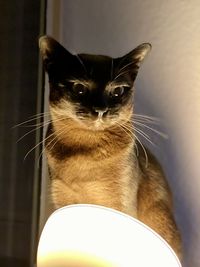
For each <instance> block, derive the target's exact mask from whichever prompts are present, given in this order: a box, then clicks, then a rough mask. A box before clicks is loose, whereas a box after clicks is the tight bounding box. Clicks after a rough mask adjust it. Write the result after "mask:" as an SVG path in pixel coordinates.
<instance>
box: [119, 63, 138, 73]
mask: <svg viewBox="0 0 200 267" xmlns="http://www.w3.org/2000/svg"><path fill="white" fill-rule="evenodd" d="M133 64H135V61H132V62H129V63H128V64H126V65H125V66H123V67H122V68H120V69H119V71H118V72H121V71H122V70H124V69H125V68H127V67H128V66H131V65H133Z"/></svg>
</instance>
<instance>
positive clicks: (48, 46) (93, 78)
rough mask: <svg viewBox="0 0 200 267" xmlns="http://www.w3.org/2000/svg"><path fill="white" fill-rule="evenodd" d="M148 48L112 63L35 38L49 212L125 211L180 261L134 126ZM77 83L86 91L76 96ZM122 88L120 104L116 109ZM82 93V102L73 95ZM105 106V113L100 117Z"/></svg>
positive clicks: (167, 207) (160, 180)
mask: <svg viewBox="0 0 200 267" xmlns="http://www.w3.org/2000/svg"><path fill="white" fill-rule="evenodd" d="M150 47H151V46H150V44H146V43H145V44H142V45H140V46H138V47H136V48H135V49H134V50H133V51H132V52H130V53H129V54H127V55H125V56H123V57H121V58H116V59H112V58H110V57H107V56H94V55H85V54H79V55H77V56H74V55H71V54H70V53H69V52H68V51H67V50H65V49H64V47H62V46H61V45H60V44H59V43H57V42H56V41H55V40H54V39H52V38H50V37H48V36H44V37H42V38H41V39H40V50H41V54H42V57H43V60H44V65H45V68H46V71H47V73H48V75H49V80H50V112H51V117H52V122H51V124H50V126H49V129H48V132H47V138H46V152H47V158H48V165H49V170H50V177H51V198H52V202H53V204H54V207H55V208H60V207H62V206H65V205H69V204H78V203H89V204H97V205H103V206H106V207H110V208H113V209H116V210H119V211H122V212H124V213H127V214H129V215H131V216H133V217H135V218H137V219H139V220H141V221H142V222H144V223H145V224H147V225H148V226H150V227H151V228H152V229H154V230H155V231H156V232H157V233H158V234H160V235H161V236H162V237H163V238H164V239H165V240H166V241H167V242H168V243H169V244H170V245H171V246H172V248H173V249H174V250H175V252H176V253H177V255H178V256H179V257H180V258H181V241H180V234H179V232H178V230H177V226H176V223H175V220H174V217H173V205H172V197H171V193H170V190H169V186H168V184H167V181H166V179H165V177H164V174H163V172H162V169H161V167H160V165H159V164H158V162H157V161H156V159H155V158H154V157H153V156H152V155H151V153H150V152H148V151H147V154H148V159H149V163H148V166H146V162H145V161H146V160H145V156H144V152H143V151H141V149H140V144H137V142H136V140H135V133H134V128H133V95H134V81H135V78H136V75H137V72H138V69H139V66H140V64H141V62H142V61H143V59H144V57H145V55H146V54H147V53H148V51H149V50H150ZM84 62H85V65H84ZM85 74H87V75H86V76H88V74H90V78H87V77H85ZM71 76H72V77H74V76H75V80H74V78H73V81H72V80H71V79H72V78H70V77H71ZM83 77H85V78H84V79H83ZM77 84H79V88H80V85H81V87H82V89H83V88H85V87H86V88H85V89H87V91H83V92H81V91H80V95H77V92H76V90H77V87H76V86H77ZM117 88H118V90H116V89H117ZM120 88H121V89H122V88H123V89H124V90H123V91H122V94H121V95H120V99H119V100H120V101H118V102H117V104H116V103H115V104H114V102H113V99H114V98H115V97H116V96H117V97H119V96H118V94H120V93H119V89H120ZM75 89H76V90H75ZM84 92H87V94H86V97H85V99H84V98H79V97H81V94H82V93H84ZM77 97H78V98H77ZM79 99H82V100H80V101H79ZM88 99H89V100H88ZM105 103H107V104H106V106H105ZM97 108H98V110H99V108H100V111H97ZM105 108H107V109H106V111H107V112H108V113H107V114H106V113H105V114H104V115H105V116H103V115H102V114H103V113H102V112H105ZM103 110H104V111H103ZM94 111H95V112H94ZM136 152H138V153H136Z"/></svg>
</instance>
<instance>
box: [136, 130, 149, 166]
mask: <svg viewBox="0 0 200 267" xmlns="http://www.w3.org/2000/svg"><path fill="white" fill-rule="evenodd" d="M135 138H136V139H137V141H138V142H139V144H140V145H141V147H142V149H143V151H144V155H145V168H147V167H148V165H149V159H148V155H147V152H146V149H145V147H144V146H143V144H142V142H141V141H140V139H139V138H138V137H137V136H136V135H135Z"/></svg>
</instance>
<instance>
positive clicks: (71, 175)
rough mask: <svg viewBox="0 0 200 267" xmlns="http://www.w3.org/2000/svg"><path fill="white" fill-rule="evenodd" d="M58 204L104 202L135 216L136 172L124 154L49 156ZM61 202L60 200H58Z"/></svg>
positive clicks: (54, 193)
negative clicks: (100, 157)
mask: <svg viewBox="0 0 200 267" xmlns="http://www.w3.org/2000/svg"><path fill="white" fill-rule="evenodd" d="M48 163H49V167H50V171H51V175H52V192H53V198H54V203H56V206H57V207H61V206H63V205H69V204H76V203H91V204H97V205H103V206H107V207H111V208H114V209H118V210H120V211H124V212H126V213H128V214H130V215H132V216H136V215H135V214H136V205H137V203H136V202H137V200H136V199H137V188H138V181H137V176H136V175H134V173H133V169H132V164H131V163H130V162H128V161H127V159H126V160H125V158H119V157H114V158H111V159H108V160H99V161H94V160H91V159H90V158H86V157H84V158H82V157H77V158H73V157H71V158H68V159H66V160H64V161H59V160H56V159H55V158H51V157H48ZM59 203H60V204H59Z"/></svg>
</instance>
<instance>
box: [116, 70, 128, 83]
mask: <svg viewBox="0 0 200 267" xmlns="http://www.w3.org/2000/svg"><path fill="white" fill-rule="evenodd" d="M128 72H129V71H128V70H127V71H124V72H121V73H119V74H118V75H117V76H116V77H115V78H114V81H115V80H117V78H119V77H120V76H122V75H124V74H126V73H128Z"/></svg>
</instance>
